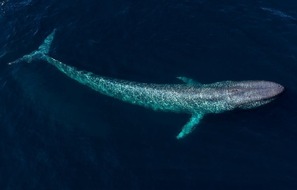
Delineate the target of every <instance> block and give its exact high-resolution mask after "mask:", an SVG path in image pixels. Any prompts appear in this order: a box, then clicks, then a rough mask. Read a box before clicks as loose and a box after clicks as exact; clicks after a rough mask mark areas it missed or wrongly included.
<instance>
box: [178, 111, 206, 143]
mask: <svg viewBox="0 0 297 190" xmlns="http://www.w3.org/2000/svg"><path fill="white" fill-rule="evenodd" d="M203 115H204V114H201V113H196V114H193V115H192V117H191V118H190V120H189V121H188V123H186V124H185V125H184V127H183V128H182V130H181V132H180V133H179V134H178V135H177V136H176V138H177V139H181V138H184V137H185V136H187V135H188V134H190V133H191V132H192V131H193V130H194V129H195V127H196V126H197V125H198V124H199V122H200V121H201V119H202V118H203Z"/></svg>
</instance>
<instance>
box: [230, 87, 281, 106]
mask: <svg viewBox="0 0 297 190" xmlns="http://www.w3.org/2000/svg"><path fill="white" fill-rule="evenodd" d="M227 91H228V93H227V94H228V99H229V103H230V104H231V105H232V107H233V108H242V109H250V108H255V107H258V106H261V105H264V104H267V103H269V102H271V101H272V100H274V99H275V98H276V97H277V96H278V95H279V94H281V93H282V92H283V91H284V87H283V86H282V85H280V84H277V83H274V82H269V81H241V82H230V83H229V85H228V89H227Z"/></svg>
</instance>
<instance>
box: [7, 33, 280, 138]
mask: <svg viewBox="0 0 297 190" xmlns="http://www.w3.org/2000/svg"><path fill="white" fill-rule="evenodd" d="M54 36H55V30H54V31H53V32H52V33H51V34H50V35H49V36H48V37H47V38H46V39H45V40H44V42H43V44H42V45H41V46H39V48H38V49H37V50H36V51H33V52H32V53H30V54H27V55H24V56H23V57H21V58H19V59H17V60H16V61H14V62H11V63H9V64H13V63H17V62H21V61H25V62H28V63H30V62H31V61H33V60H43V61H46V62H48V63H50V64H52V65H53V66H55V67H56V68H57V69H58V70H59V71H61V72H62V73H64V74H65V75H67V76H68V77H70V78H71V79H74V80H76V81H77V82H79V83H80V84H82V85H85V86H88V87H90V88H91V89H93V90H95V91H97V92H99V93H101V94H104V95H107V96H110V97H113V98H116V99H119V100H122V101H124V102H128V103H131V104H135V105H139V106H142V107H146V108H149V109H152V110H156V111H167V112H176V113H187V114H190V115H191V118H190V120H189V121H188V122H187V123H186V124H185V125H184V126H183V128H182V130H181V132H180V133H179V134H178V135H177V137H176V138H177V139H181V138H184V137H185V136H187V135H188V134H190V133H191V132H192V131H193V130H194V128H195V127H196V126H197V125H198V124H199V122H200V121H201V119H202V118H203V117H204V115H206V114H209V113H221V112H225V111H230V110H234V109H237V108H242V109H251V108H255V107H259V106H261V105H264V104H267V103H269V102H271V101H272V100H273V99H275V97H276V96H277V95H279V94H280V93H282V92H283V90H284V87H283V86H282V85H280V84H277V83H274V82H269V81H222V82H216V83H212V84H200V83H198V82H196V81H194V80H192V79H189V78H186V77H177V78H178V79H180V80H181V81H182V82H183V84H149V83H138V82H132V81H125V80H118V79H112V78H107V77H103V76H98V75H95V74H93V73H91V72H86V71H80V70H78V69H77V68H75V67H72V66H69V65H66V64H64V63H62V62H60V61H58V60H56V59H54V58H52V57H50V56H49V55H48V53H49V50H50V46H51V43H52V41H53V39H54Z"/></svg>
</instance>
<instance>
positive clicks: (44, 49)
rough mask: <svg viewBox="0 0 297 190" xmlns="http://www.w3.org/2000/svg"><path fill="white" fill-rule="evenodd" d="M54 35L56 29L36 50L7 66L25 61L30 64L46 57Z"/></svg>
mask: <svg viewBox="0 0 297 190" xmlns="http://www.w3.org/2000/svg"><path fill="white" fill-rule="evenodd" d="M55 33H56V29H54V30H53V31H52V33H50V34H49V35H48V36H47V37H46V38H45V39H44V41H43V43H42V44H41V45H40V46H39V47H38V49H37V50H35V51H33V52H31V53H29V54H27V55H24V56H23V57H21V58H19V59H17V60H15V61H13V62H10V63H8V65H12V64H14V63H19V62H21V61H26V62H28V63H30V62H31V61H32V60H33V59H41V58H42V57H44V56H47V54H48V53H49V50H50V48H51V45H52V42H53V39H54V37H55Z"/></svg>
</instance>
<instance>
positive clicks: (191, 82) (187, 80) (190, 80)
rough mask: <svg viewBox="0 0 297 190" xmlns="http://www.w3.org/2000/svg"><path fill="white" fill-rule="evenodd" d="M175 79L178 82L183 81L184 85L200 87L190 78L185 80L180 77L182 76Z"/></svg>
mask: <svg viewBox="0 0 297 190" xmlns="http://www.w3.org/2000/svg"><path fill="white" fill-rule="evenodd" d="M176 78H177V79H179V80H181V81H183V82H184V83H186V84H188V85H196V86H197V85H198V86H200V85H202V84H201V83H199V82H197V81H195V80H193V79H191V78H187V77H182V76H179V77H176Z"/></svg>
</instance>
